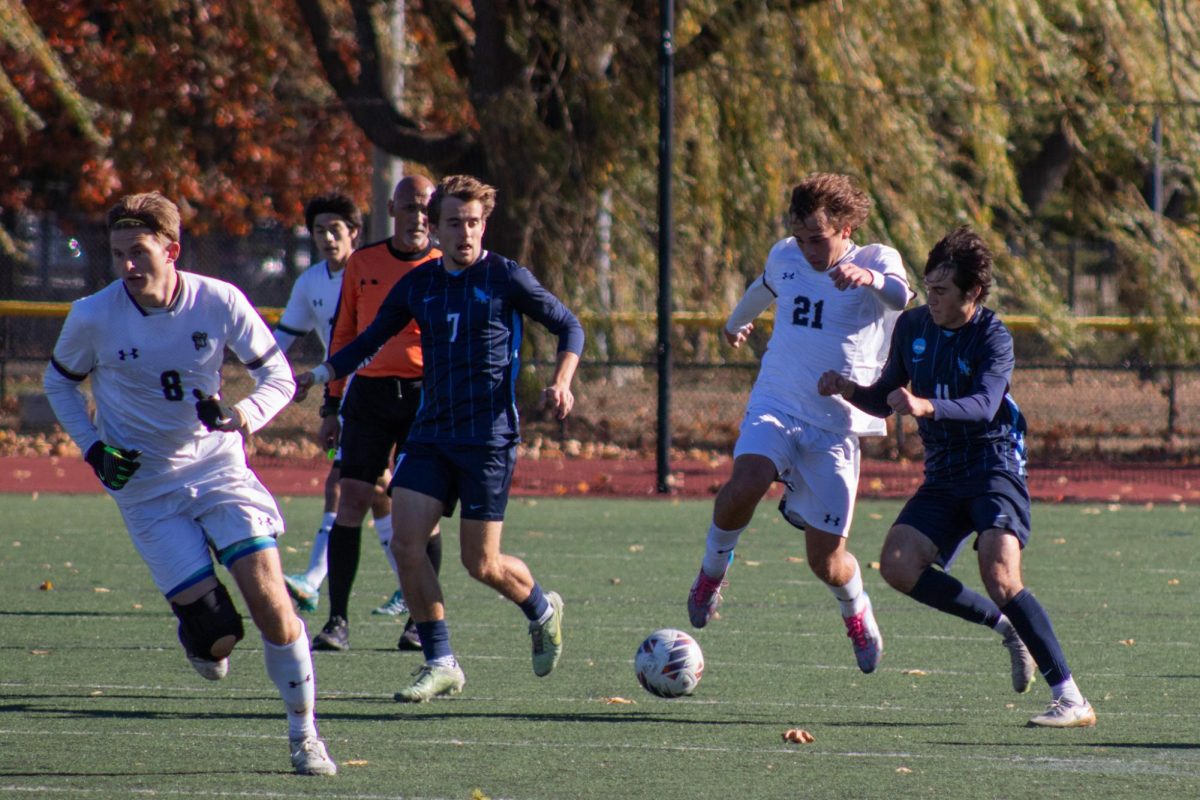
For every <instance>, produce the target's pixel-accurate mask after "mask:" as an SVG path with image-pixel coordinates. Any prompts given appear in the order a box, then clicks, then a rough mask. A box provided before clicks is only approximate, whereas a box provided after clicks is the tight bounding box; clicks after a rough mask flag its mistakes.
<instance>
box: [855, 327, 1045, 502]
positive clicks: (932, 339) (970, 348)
mask: <svg viewBox="0 0 1200 800" xmlns="http://www.w3.org/2000/svg"><path fill="white" fill-rule="evenodd" d="M1014 363H1015V359H1014V357H1013V343H1012V335H1011V334H1010V333H1009V332H1008V329H1007V328H1005V327H1004V323H1002V322H1001V321H1000V320H999V318H997V317H996V315H995V313H994V312H993V311H992V310H991V309H989V308H984V307H982V306H980V307H979V308H978V309H977V310H976V311H975V314H974V316H973V317H972V318H971V320H970V321H969V322H967V324H966V325H963V326H962V327H961V328H957V329H955V330H948V329H946V328H942V327H939V326H938V325H936V324H935V323H934V321H933V319H932V317H930V314H929V308H928V306H920V307H918V308H913V309H909V310H908V311H905V312H904V313H903V314H901V315H900V318H899V319H898V320H896V328H895V330H894V332H893V333H892V344H891V348H890V350H889V352H888V360H887V363H886V364H885V365H884V367H883V372H881V373H880V375H879V379H878V380H877V381H875V383H873V384H871V385H870V386H869V387H863V388H860V389H857V390H855V392H854V396H853V398H852V399H851V400H850V402H851V404H853V405H855V406H857V407H858V408H861V409H862V410H863V411H866V412H867V413H868V414H874V415H875V416H878V417H886V416H888V415H889V414H891V413H892V411H891V409H890V408H889V407H888V405H887V396H888V394H889V393H890V392H892V391H893V390H895V389H899V388H900V387H902V386H904V385H906V384H911V385H910V386H909V391H911V392H912V393H913V394H915V395H916V396H917V397H924V398H926V399H927V400H929V401H930V402H931V403H932V404H933V409H934V413H933V416H932V417H921V418H919V419H917V430H918V431H919V432H920V434H921V441H922V443H924V445H925V476H926V479H927V480H930V481H958V480H962V479H964V478H982V477H984V476H986V475H988V474H991V473H993V472H997V471H999V472H1006V473H1008V474H1010V475H1015V476H1018V477H1021V478H1023V477H1024V475H1025V417H1024V416H1023V415H1022V414H1021V410H1020V408H1018V407H1017V404H1016V402H1015V401H1014V400H1013V399H1012V396H1011V395H1010V394H1009V391H1008V389H1009V381H1010V379H1011V378H1012V372H1013V365H1014Z"/></svg>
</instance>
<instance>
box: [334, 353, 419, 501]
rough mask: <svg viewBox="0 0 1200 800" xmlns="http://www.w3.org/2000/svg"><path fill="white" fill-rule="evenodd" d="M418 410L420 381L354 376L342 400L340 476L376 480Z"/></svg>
mask: <svg viewBox="0 0 1200 800" xmlns="http://www.w3.org/2000/svg"><path fill="white" fill-rule="evenodd" d="M420 407H421V379H420V378H374V377H368V376H365V375H355V376H354V378H353V379H352V380H351V381H350V386H349V388H348V389H347V390H346V397H345V399H344V400H343V401H342V438H341V449H342V477H343V478H353V479H355V480H360V481H365V482H367V483H375V481H377V480H379V476H381V475H383V471H384V470H385V469H387V468H388V467H389V466H391V464H392V460H393V458H395V452H396V451H397V450H398V449H399V447H400V445H402V444H404V440H405V439H407V438H408V431H409V429H410V428H411V427H412V424H413V420H414V419H416V416H417V409H418V408H420Z"/></svg>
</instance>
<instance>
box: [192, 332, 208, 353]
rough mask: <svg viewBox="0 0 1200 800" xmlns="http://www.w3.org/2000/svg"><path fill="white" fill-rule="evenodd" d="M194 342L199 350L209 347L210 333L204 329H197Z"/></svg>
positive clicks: (193, 337)
mask: <svg viewBox="0 0 1200 800" xmlns="http://www.w3.org/2000/svg"><path fill="white" fill-rule="evenodd" d="M192 344H194V345H195V346H196V349H197V350H203V349H204V348H206V347H208V334H207V333H205V332H204V331H196V332H195V333H193V334H192Z"/></svg>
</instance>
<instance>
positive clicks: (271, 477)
mask: <svg viewBox="0 0 1200 800" xmlns="http://www.w3.org/2000/svg"><path fill="white" fill-rule="evenodd" d="M251 464H252V466H253V467H254V469H255V471H256V472H257V473H258V474H259V476H260V477H261V478H262V480H263V482H264V483H266V485H267V487H268V488H270V489H271V491H272V492H274V493H275V494H276V495H278V496H280V497H285V496H309V495H319V494H321V493H322V491H323V485H324V480H325V473H326V470H327V469H328V462H321V461H303V462H296V463H288V462H283V461H281V460H279V459H254V460H252V461H251ZM731 468H732V462H731V461H730V460H729V459H722V460H721V461H720V462H718V463H717V464H715V465H713V464H711V463H709V462H705V461H687V460H681V461H677V462H673V463H672V464H671V481H670V482H671V486H672V491H671V493H670V494H669V495H661V494H659V493H658V492H657V491H656V487H657V470H656V468H655V464H654V461H653V460H651V459H614V460H599V459H598V460H585V459H572V458H556V459H545V460H535V459H530V458H526V459H523V460H520V461H518V462H517V470H516V473H515V475H514V476H513V489H512V493H513V495H515V496H535V497H554V496H577V497H578V496H599V497H693V498H695V497H712V496H713V495H714V494H715V493H716V491H717V489H718V488H720V486H721V484H722V483H723V482H724V481H725V480H726V479H727V478H728V477H729V472H730V469H731ZM920 482H921V466H920V465H919V464H895V463H890V462H875V461H872V462H863V467H862V477H861V480H860V482H859V496H860V497H875V498H898V497H907V496H908V495H910V494H911V493H912V491H913V490H914V489H915V488H916V486H917V485H918V484H919V483H920ZM1029 489H1030V494H1032V495H1033V498H1034V499H1035V500H1041V501H1050V502H1107V503H1192V502H1197V501H1200V466H1171V465H1160V464H1135V465H1127V464H1103V463H1087V464H1058V465H1047V466H1040V467H1033V468H1031V470H1030V476H1029ZM99 491H101V488H100V484H99V482H98V481H97V480H96V478H95V476H94V475H93V474H92V470H91V468H90V467H88V465H87V464H85V463H84V462H83V460H82V459H79V458H59V457H53V456H44V457H38V456H5V457H0V492H5V493H16V494H32V493H34V492H46V493H49V492H59V493H85V492H99Z"/></svg>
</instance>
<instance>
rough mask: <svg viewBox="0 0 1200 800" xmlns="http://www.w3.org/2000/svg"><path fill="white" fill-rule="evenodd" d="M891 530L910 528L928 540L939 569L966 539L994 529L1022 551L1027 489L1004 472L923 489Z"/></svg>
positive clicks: (950, 560) (1026, 538) (926, 485)
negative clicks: (1014, 541) (1008, 534)
mask: <svg viewBox="0 0 1200 800" xmlns="http://www.w3.org/2000/svg"><path fill="white" fill-rule="evenodd" d="M895 524H896V525H910V526H912V527H914V528H916V529H917V530H919V531H920V532H921V533H923V534H925V536H927V537H929V539H930V541H932V542H933V543H934V544H935V545H937V548H938V563H939V564H941V565H942V566H943V567H949V566H950V564H951V563H953V561H954V558H955V556H957V555H958V551H959V550H960V549H961V548H962V546H963V544H964V543H965V542H966V540H967V537H968V536H970V535H971V534H972V533H982V532H983V531H988V530H991V529H993V528H1000V529H1001V530H1006V531H1012V532H1013V534H1014V535H1016V537H1017V540H1018V541H1019V542H1020V543H1021V547H1022V549H1024V547H1025V545H1026V543H1027V542H1028V541H1029V529H1030V522H1029V489H1028V488H1026V486H1025V481H1024V480H1022V479H1021V478H1018V477H1017V476H1015V475H1009V474H1008V473H1004V472H997V473H993V474H991V475H988V476H986V477H984V478H979V479H976V480H967V481H961V482H953V483H923V484H921V487H920V488H919V489H917V493H916V494H915V495H913V496H912V498H911V499H910V500H909V501H908V502H907V503H905V504H904V508H903V509H902V510H901V511H900V516H898V517H896V523H895ZM975 546H976V548H978V547H979V543H978V542H976V544H975Z"/></svg>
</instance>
